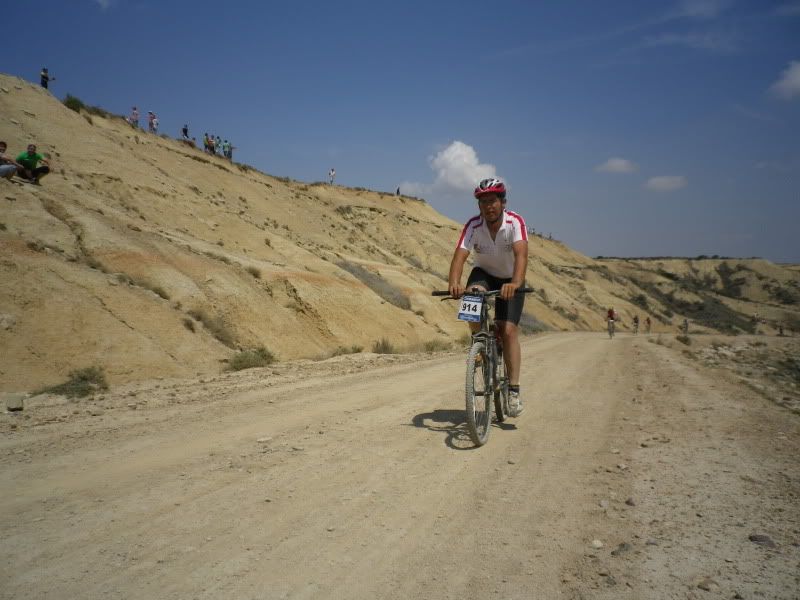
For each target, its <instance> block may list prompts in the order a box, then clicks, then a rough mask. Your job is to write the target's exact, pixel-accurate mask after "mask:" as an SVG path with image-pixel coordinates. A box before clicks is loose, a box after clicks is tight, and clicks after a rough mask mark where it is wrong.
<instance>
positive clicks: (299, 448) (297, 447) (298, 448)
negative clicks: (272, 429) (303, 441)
mask: <svg viewBox="0 0 800 600" xmlns="http://www.w3.org/2000/svg"><path fill="white" fill-rule="evenodd" d="M292 450H294V451H295V452H302V451H303V450H305V448H303V447H302V446H292Z"/></svg>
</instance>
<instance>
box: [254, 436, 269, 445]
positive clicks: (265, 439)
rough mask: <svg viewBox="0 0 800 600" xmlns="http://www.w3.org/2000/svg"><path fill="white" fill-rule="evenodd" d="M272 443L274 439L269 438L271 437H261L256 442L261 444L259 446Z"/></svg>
mask: <svg viewBox="0 0 800 600" xmlns="http://www.w3.org/2000/svg"><path fill="white" fill-rule="evenodd" d="M271 441H272V438H271V437H269V436H268V437H260V438H258V439H257V440H256V442H257V443H259V444H269V443H270V442H271Z"/></svg>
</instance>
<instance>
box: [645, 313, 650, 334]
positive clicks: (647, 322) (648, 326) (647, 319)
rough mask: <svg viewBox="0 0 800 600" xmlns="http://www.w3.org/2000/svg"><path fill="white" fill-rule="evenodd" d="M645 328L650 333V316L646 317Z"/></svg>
mask: <svg viewBox="0 0 800 600" xmlns="http://www.w3.org/2000/svg"><path fill="white" fill-rule="evenodd" d="M644 330H645V333H650V317H645V320H644Z"/></svg>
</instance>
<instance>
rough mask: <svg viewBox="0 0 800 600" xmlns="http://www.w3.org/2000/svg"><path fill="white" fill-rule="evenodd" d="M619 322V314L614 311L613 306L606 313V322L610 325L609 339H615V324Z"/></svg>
mask: <svg viewBox="0 0 800 600" xmlns="http://www.w3.org/2000/svg"><path fill="white" fill-rule="evenodd" d="M616 320H617V312H616V311H615V310H614V307H613V306H611V307H609V309H608V312H607V313H606V321H607V323H608V337H609V338H612V337H614V322H615V321H616Z"/></svg>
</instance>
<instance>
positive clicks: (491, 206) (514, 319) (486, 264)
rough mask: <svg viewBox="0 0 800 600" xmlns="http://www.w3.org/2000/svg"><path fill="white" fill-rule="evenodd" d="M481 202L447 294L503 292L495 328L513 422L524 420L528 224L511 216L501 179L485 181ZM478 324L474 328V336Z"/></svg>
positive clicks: (479, 189) (461, 244)
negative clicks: (522, 331)
mask: <svg viewBox="0 0 800 600" xmlns="http://www.w3.org/2000/svg"><path fill="white" fill-rule="evenodd" d="M474 195H475V198H477V200H478V210H479V211H480V214H479V215H476V216H474V217H472V218H471V219H470V220H469V221H467V223H466V225H464V229H463V230H462V231H461V237H460V238H459V239H458V245H457V246H456V250H455V253H454V254H453V260H452V261H451V262H450V275H449V283H448V289H449V291H450V295H451V296H453V297H454V298H459V297H461V295H462V294H463V293H464V291H465V289H469V290H482V291H494V290H500V294H499V296H498V298H497V302H496V304H495V324H496V326H497V328H498V332H499V335H500V340H501V342H502V345H503V354H504V360H505V364H506V368H507V369H508V381H509V386H508V389H509V404H510V409H511V414H510V415H509V416H511V417H517V416H519V415H521V414H522V411H523V406H522V400H521V398H520V392H519V374H520V364H521V362H522V357H521V353H520V347H519V327H518V326H519V320H520V317H521V316H522V307H523V305H524V303H525V296H524V295H523V294H515V292H516V291H517V290H518V289H519V288H521V287H524V285H525V269H526V268H527V266H528V230H527V228H526V227H525V221H524V220H523V218H522V217H521V216H520V215H518V214H517V213H515V212H511V211H510V210H506V186H505V184H504V183H503V182H502V181H501V180H499V179H497V178H490V179H484V180H483V181H481V182H480V183H479V184H478V187H476V188H475V192H474ZM472 250H474V251H475V258H474V264H475V266H474V268H473V269H472V271H471V272H470V274H469V277H468V278H467V285H466V288H465V287H464V286H462V285H461V276H462V274H463V272H464V263H466V261H467V257H468V256H469V254H470V252H471V251H472ZM476 325H477V323H475V324H473V323H470V328H472V329H473V331H476V330H477V327H476Z"/></svg>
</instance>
